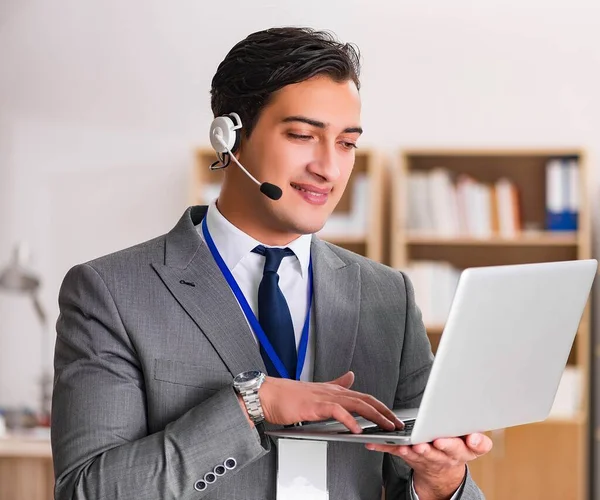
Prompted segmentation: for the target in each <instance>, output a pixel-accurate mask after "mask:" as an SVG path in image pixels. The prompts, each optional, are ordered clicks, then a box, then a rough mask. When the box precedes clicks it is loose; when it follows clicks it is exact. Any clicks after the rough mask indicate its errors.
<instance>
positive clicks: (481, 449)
mask: <svg viewBox="0 0 600 500" xmlns="http://www.w3.org/2000/svg"><path fill="white" fill-rule="evenodd" d="M466 444H467V446H468V448H469V450H471V452H473V453H474V454H475V455H477V456H478V457H480V456H481V455H485V454H486V453H489V452H490V451H491V449H492V447H493V446H494V443H493V442H492V440H491V439H490V438H489V437H488V436H486V435H485V434H478V433H476V434H470V435H469V436H467V439H466Z"/></svg>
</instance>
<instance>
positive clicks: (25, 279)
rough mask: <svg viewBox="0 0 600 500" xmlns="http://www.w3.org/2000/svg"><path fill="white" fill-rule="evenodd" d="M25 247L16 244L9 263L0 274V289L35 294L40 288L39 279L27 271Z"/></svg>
mask: <svg viewBox="0 0 600 500" xmlns="http://www.w3.org/2000/svg"><path fill="white" fill-rule="evenodd" d="M27 253H28V252H27V247H26V246H25V245H24V244H22V243H21V244H18V245H17V246H16V247H15V250H14V253H13V258H12V260H11V262H10V263H9V264H8V266H6V267H5V268H4V269H2V271H1V272H0V288H3V289H5V290H10V291H14V292H35V291H36V290H37V289H38V288H39V286H40V280H39V278H38V277H37V276H36V275H35V274H33V273H32V272H31V271H29V270H27V269H26V267H25V263H26V260H27Z"/></svg>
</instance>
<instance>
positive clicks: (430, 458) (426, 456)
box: [412, 443, 459, 466]
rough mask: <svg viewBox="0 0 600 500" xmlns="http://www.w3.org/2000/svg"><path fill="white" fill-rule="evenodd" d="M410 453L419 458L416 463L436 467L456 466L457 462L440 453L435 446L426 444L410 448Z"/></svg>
mask: <svg viewBox="0 0 600 500" xmlns="http://www.w3.org/2000/svg"><path fill="white" fill-rule="evenodd" d="M412 451H413V452H414V453H416V454H417V455H418V457H419V459H418V460H417V462H418V463H425V462H427V463H429V464H434V463H435V464H438V465H452V466H454V465H457V464H458V463H459V462H458V461H457V460H456V459H454V457H452V456H450V455H448V454H446V453H445V452H443V451H440V450H439V449H438V448H436V447H435V446H432V445H430V444H428V443H421V444H415V445H413V447H412Z"/></svg>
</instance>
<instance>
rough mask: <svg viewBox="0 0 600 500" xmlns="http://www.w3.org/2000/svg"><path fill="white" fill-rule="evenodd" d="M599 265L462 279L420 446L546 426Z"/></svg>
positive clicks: (505, 269) (425, 406)
mask: <svg viewBox="0 0 600 500" xmlns="http://www.w3.org/2000/svg"><path fill="white" fill-rule="evenodd" d="M597 265H598V263H597V261H596V260H593V259H590V260H579V261H567V262H549V263H541V264H524V265H512V266H492V267H481V268H470V269H466V270H464V271H463V272H462V274H461V277H460V280H459V284H458V288H457V290H456V294H455V296H454V300H453V303H452V307H451V310H450V314H449V317H448V321H447V323H446V326H445V328H444V333H443V335H442V338H441V341H440V345H439V347H438V350H437V353H436V358H435V361H434V364H433V367H432V371H431V375H430V377H429V380H428V383H427V387H426V389H425V392H424V394H423V399H422V402H421V406H420V408H419V412H418V416H417V419H416V423H415V426H414V429H413V432H412V442H428V441H431V440H433V439H435V438H438V437H443V436H461V435H465V434H469V433H472V432H476V431H486V430H492V429H498V428H505V427H510V426H513V425H520V424H525V423H529V422H536V421H540V420H544V419H545V418H546V417H547V416H548V414H549V412H550V409H551V407H552V404H553V402H554V397H555V395H556V391H557V389H558V384H559V382H560V378H561V375H562V372H563V370H564V368H565V365H566V363H567V359H568V356H569V353H570V350H571V346H572V344H573V340H574V338H575V335H576V333H577V329H578V325H579V322H580V320H581V317H582V314H583V311H584V307H585V304H586V301H587V298H588V295H589V293H590V289H591V286H592V282H593V280H594V277H595V274H596V269H597Z"/></svg>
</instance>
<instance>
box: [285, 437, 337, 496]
mask: <svg viewBox="0 0 600 500" xmlns="http://www.w3.org/2000/svg"><path fill="white" fill-rule="evenodd" d="M277 443H278V444H277V447H278V452H279V456H278V465H277V500H306V499H307V498H310V499H311V500H328V499H329V492H328V491H327V442H326V441H306V440H299V439H285V438H279V440H278V441H277Z"/></svg>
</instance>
